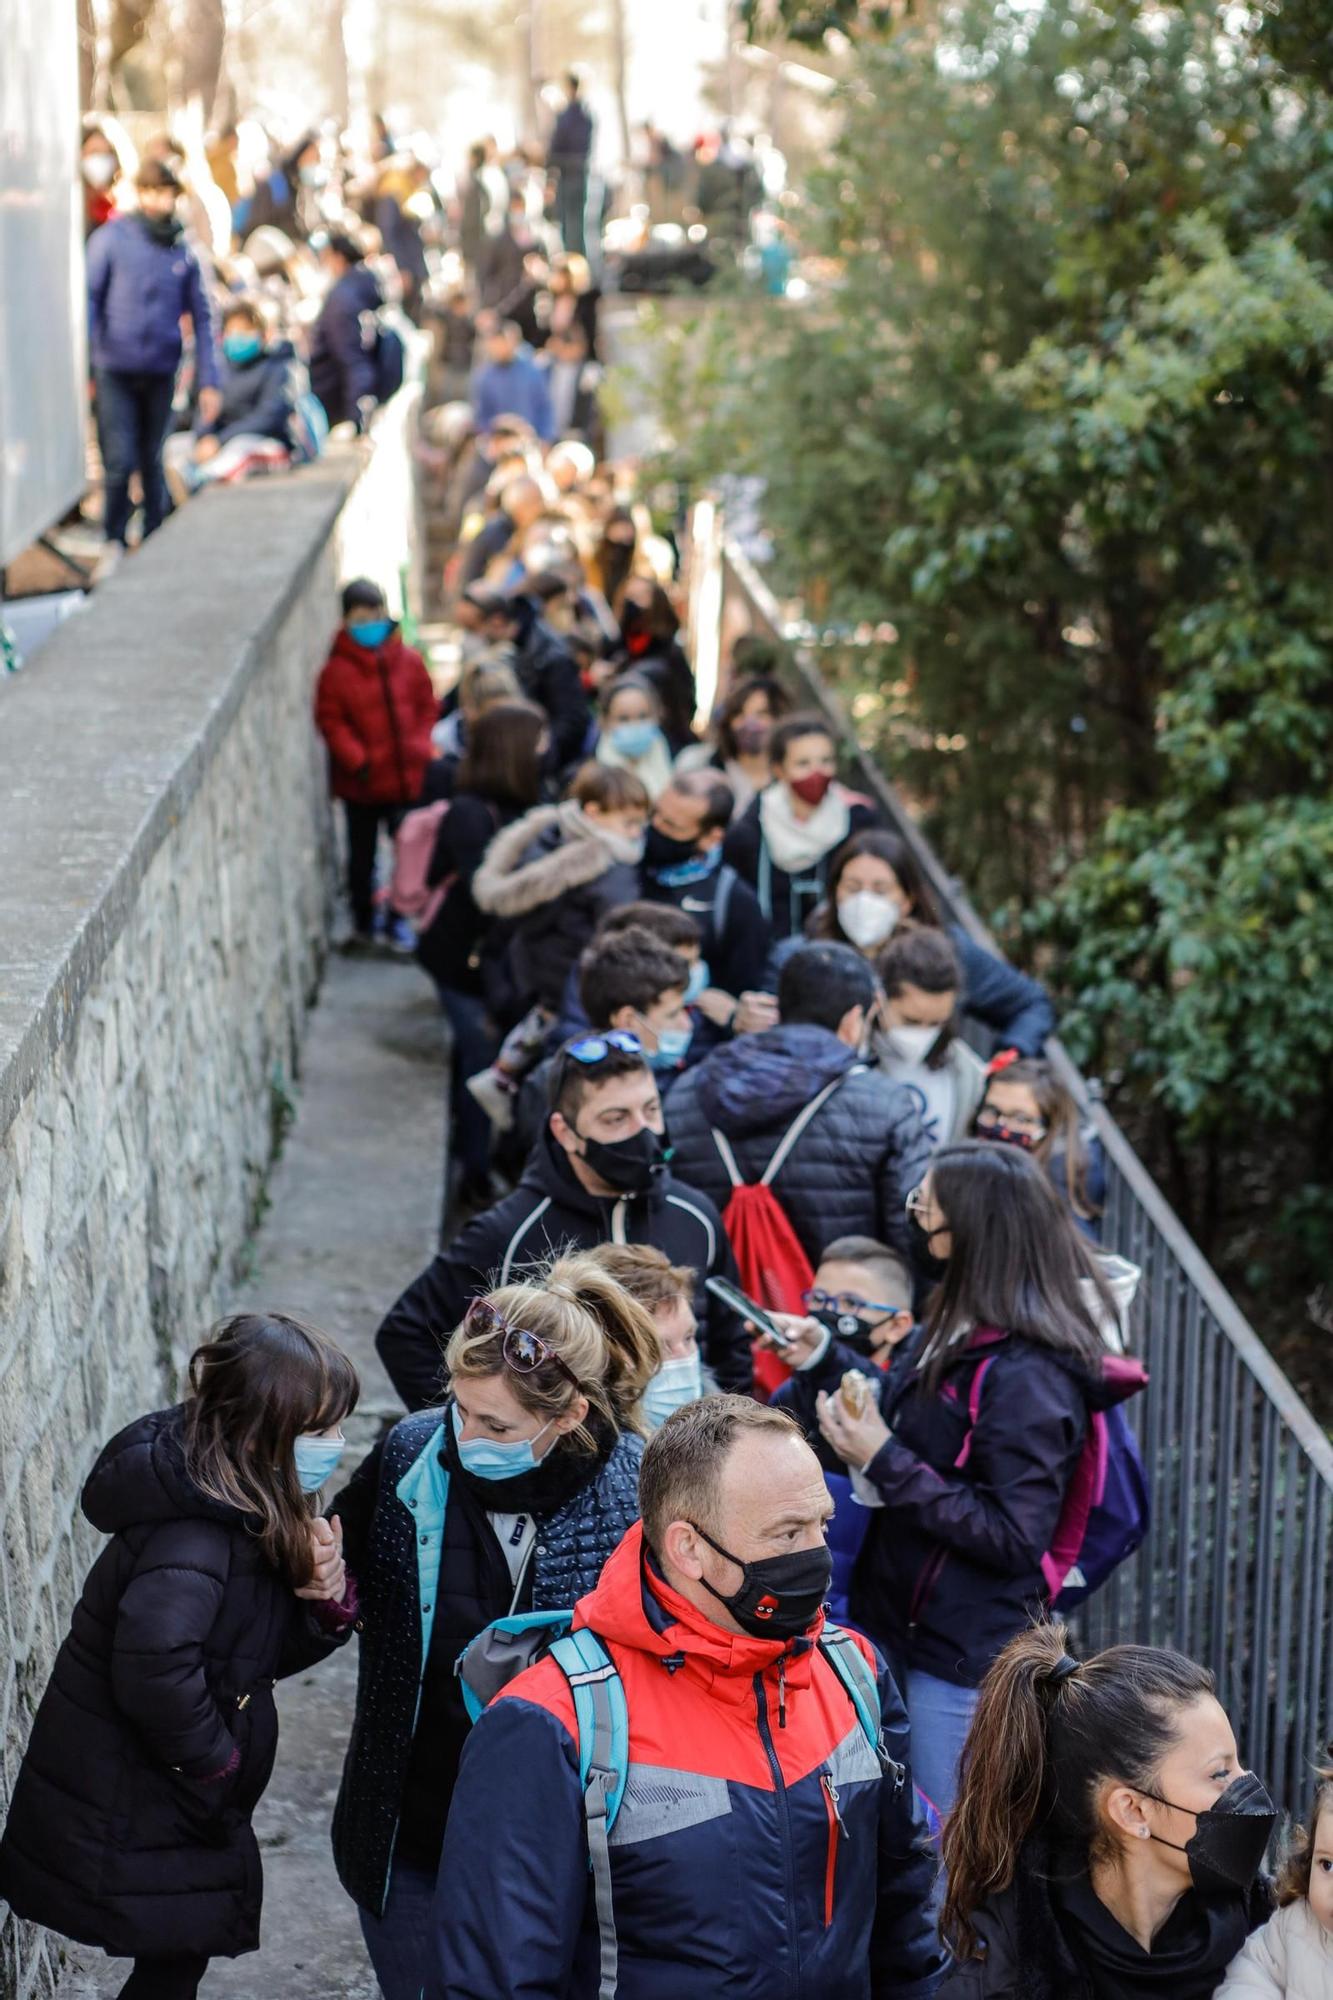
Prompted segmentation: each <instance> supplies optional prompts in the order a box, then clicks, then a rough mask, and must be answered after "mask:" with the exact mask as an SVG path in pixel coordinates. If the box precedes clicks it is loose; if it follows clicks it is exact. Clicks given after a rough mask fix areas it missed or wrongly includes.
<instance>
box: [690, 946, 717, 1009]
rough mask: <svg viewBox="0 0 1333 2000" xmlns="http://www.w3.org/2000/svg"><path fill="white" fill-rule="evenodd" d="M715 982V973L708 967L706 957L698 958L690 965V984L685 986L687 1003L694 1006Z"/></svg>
mask: <svg viewBox="0 0 1333 2000" xmlns="http://www.w3.org/2000/svg"><path fill="white" fill-rule="evenodd" d="M712 983H713V975H712V973H711V972H710V971H709V969H708V960H707V959H706V958H696V959H695V961H694V964H693V965H692V966H691V967H690V978H689V984H688V985H687V986H686V988H685V1005H686V1006H687V1007H692V1006H693V1005H694V1003H695V1001H696V1000H697V999H698V998H699V995H700V994H701V993H706V992H707V991H708V989H709V987H710V986H711V985H712Z"/></svg>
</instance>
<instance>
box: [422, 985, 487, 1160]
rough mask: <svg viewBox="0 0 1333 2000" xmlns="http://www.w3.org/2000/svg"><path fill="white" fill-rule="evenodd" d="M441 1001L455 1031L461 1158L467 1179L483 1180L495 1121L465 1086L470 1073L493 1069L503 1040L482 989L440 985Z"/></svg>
mask: <svg viewBox="0 0 1333 2000" xmlns="http://www.w3.org/2000/svg"><path fill="white" fill-rule="evenodd" d="M436 991H437V992H438V993H439V996H440V1005H441V1006H442V1007H443V1009H444V1011H445V1013H446V1014H447V1015H448V1016H449V1026H450V1027H451V1028H452V1029H453V1031H454V1074H453V1120H454V1143H455V1145H456V1147H457V1149H458V1162H459V1165H460V1166H461V1167H462V1169H463V1176H464V1178H465V1179H466V1180H481V1179H482V1178H483V1176H484V1175H485V1174H486V1172H487V1170H488V1168H489V1166H490V1163H491V1121H490V1119H489V1118H488V1117H487V1116H486V1113H485V1112H484V1111H483V1110H482V1108H481V1106H480V1105H479V1104H478V1103H477V1101H476V1099H475V1098H474V1097H473V1095H472V1093H471V1091H469V1090H466V1089H464V1084H465V1083H466V1081H467V1079H468V1077H470V1076H475V1075H476V1074H477V1071H478V1070H479V1069H489V1068H490V1066H491V1064H492V1063H493V1062H494V1061H495V1058H496V1055H497V1053H498V1051H499V1047H500V1044H499V1042H498V1041H497V1039H496V1037H495V1034H494V1031H493V1030H492V1028H491V1024H490V1021H489V1019H488V1018H487V1014H486V1003H485V1001H484V1000H483V999H482V998H481V996H480V994H478V993H460V992H459V990H458V988H457V987H456V986H439V985H437V987H436Z"/></svg>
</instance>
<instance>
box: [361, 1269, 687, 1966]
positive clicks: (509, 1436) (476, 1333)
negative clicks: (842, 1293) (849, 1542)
mask: <svg viewBox="0 0 1333 2000" xmlns="http://www.w3.org/2000/svg"><path fill="white" fill-rule="evenodd" d="M442 1342H443V1354H442V1382H441V1401H440V1404H439V1405H438V1406H437V1407H435V1408H433V1409H428V1410H422V1411H419V1412H418V1413H417V1414H416V1415H415V1416H411V1417H407V1418H406V1419H404V1421H403V1422H402V1423H399V1424H397V1425H395V1427H394V1429H393V1430H391V1431H390V1432H389V1434H388V1436H387V1437H386V1438H385V1439H384V1440H383V1441H382V1443H381V1444H380V1445H378V1446H377V1447H376V1449H375V1451H373V1452H372V1453H371V1455H370V1457H369V1458H368V1459H367V1460H366V1461H365V1463H364V1464H363V1465H362V1466H360V1467H359V1468H358V1470H357V1472H356V1473H355V1474H354V1476H353V1478H352V1480H351V1483H350V1484H349V1485H348V1487H347V1488H346V1490H345V1491H344V1492H343V1493H341V1494H339V1496H338V1499H337V1502H336V1509H337V1512H338V1514H339V1516H340V1518H341V1520H342V1522H343V1528H344V1533H345V1536H346V1548H347V1563H348V1566H349V1568H350V1569H351V1570H352V1572H353V1573H354V1574H355V1576H356V1577H357V1580H358V1584H359V1586H360V1590H361V1596H362V1603H363V1607H364V1615H363V1632H362V1641H361V1671H360V1681H359V1685H358V1689H357V1705H356V1718H355V1721H354V1723H353V1728H352V1739H351V1742H350V1744H349V1746H348V1751H347V1762H346V1765H345V1768H344V1771H343V1781H342V1790H341V1792H340V1794H339V1798H338V1807H337V1812H336V1814H335V1816H334V1824H333V1845H334V1856H335V1860H336V1862H337V1866H338V1873H339V1876H340V1877H341V1880H342V1883H343V1886H344V1888H345V1889H346V1890H347V1892H348V1894H349V1895H350V1896H351V1897H352V1898H353V1899H354V1901H355V1902H356V1903H357V1905H358V1907H359V1909H360V1912H361V1927H362V1930H363V1932H364V1934H365V1939H366V1946H367V1949H368V1951H369V1953H370V1957H371V1962H372V1964H373V1965H374V1968H375V1974H376V1977H377V1978H378V1980H379V1983H380V1990H381V1992H382V1993H383V1994H384V1996H385V2000H417V1996H418V1995H419V1994H420V1992H421V1987H422V1981H423V1978H424V1973H425V1952H426V1945H427V1938H428V1933H429V1915H430V1906H431V1899H432V1897H433V1895H434V1892H435V1877H436V1872H437V1870H438V1867H439V1859H440V1848H441V1845H442V1843H443V1839H444V1825H445V1820H446V1818H447V1817H448V1812H449V1801H450V1798H451V1797H452V1794H453V1787H454V1781H455V1778H456V1776H457V1771H458V1760H459V1757H460V1755H461V1753H462V1749H463V1743H464V1740H465V1738H466V1735H467V1730H468V1720H467V1713H466V1710H465V1708H464V1706H463V1701H462V1696H461V1693H460V1691H459V1683H458V1682H457V1680H456V1679H455V1675H454V1666H455V1662H456V1661H457V1659H458V1657H459V1655H460V1654H461V1653H462V1652H463V1650H464V1648H465V1647H466V1646H467V1645H468V1644H469V1642H470V1641H471V1640H472V1639H474V1638H475V1637H476V1635H477V1634H478V1632H480V1631H481V1630H482V1628H483V1627H484V1626H486V1625H489V1624H490V1623H491V1621H492V1619H495V1618H501V1617H504V1616H506V1615H507V1614H509V1613H512V1612H518V1611H525V1610H536V1611H543V1610H555V1609H558V1608H560V1607H563V1606H567V1605H572V1604H573V1603H574V1602H575V1600H576V1599H577V1598H579V1597H581V1596H582V1595H583V1594H584V1593H585V1592H586V1591H589V1590H591V1589H592V1587H593V1585H594V1584H595V1583H596V1582H597V1579H598V1577H599V1576H600V1574H601V1569H602V1564H603V1563H604V1562H605V1560H606V1558H607V1557H608V1556H609V1555H610V1553H611V1551H612V1549H614V1548H615V1546H616V1544H617V1542H618V1541H619V1540H620V1538H621V1536H622V1535H623V1534H624V1532H625V1530H626V1528H628V1527H629V1525H630V1524H631V1522H633V1521H635V1520H636V1519H637V1518H638V1512H639V1503H638V1480H639V1460H640V1458H641V1457H642V1455H643V1436H642V1430H643V1417H642V1398H643V1392H644V1389H645V1388H646V1387H647V1384H648V1382H649V1380H650V1379H651V1377H652V1375H653V1374H654V1372H655V1370H656V1368H657V1365H658V1358H659V1357H658V1342H657V1336H656V1332H655V1329H654V1325H653V1320H652V1316H651V1314H650V1313H648V1312H647V1311H646V1309H645V1308H644V1307H643V1306H641V1305H638V1304H637V1303H636V1302H635V1300H634V1299H632V1298H631V1297H630V1295H629V1294H628V1292H626V1291H625V1290H624V1288H623V1287H622V1286H621V1285H619V1284H617V1283H616V1281H615V1279H614V1278H612V1277H610V1276H609V1275H608V1274H607V1273H606V1272H605V1271H604V1270H602V1269H601V1267H600V1266H599V1265H598V1264H597V1263H596V1262H595V1260H594V1259H592V1258H591V1257H589V1256H586V1255H578V1256H568V1257H560V1258H557V1259H556V1260H555V1261H554V1262H553V1263H552V1264H551V1265H550V1266H549V1267H548V1268H547V1269H546V1270H545V1271H544V1272H537V1273H534V1275H533V1278H532V1282H530V1283H526V1284H512V1285H503V1286H501V1287H500V1288H499V1290H497V1291H493V1292H488V1293H487V1294H486V1295H485V1296H484V1297H482V1298H477V1299H474V1300H473V1302H472V1304H471V1305H470V1306H469V1307H468V1309H467V1311H466V1313H465V1314H464V1316H463V1322H462V1324H461V1326H459V1327H457V1328H456V1329H455V1331H454V1332H453V1333H452V1335H449V1336H448V1337H447V1339H444V1338H443V1336H442Z"/></svg>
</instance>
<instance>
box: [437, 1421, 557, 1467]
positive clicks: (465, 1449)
mask: <svg viewBox="0 0 1333 2000" xmlns="http://www.w3.org/2000/svg"><path fill="white" fill-rule="evenodd" d="M451 1421H452V1423H453V1427H454V1444H455V1445H456V1446H457V1448H458V1462H459V1464H460V1465H461V1466H462V1468H463V1470H464V1472H470V1473H471V1474H472V1475H473V1477H474V1478H476V1479H517V1478H518V1476H519V1474H520V1473H522V1472H535V1471H536V1470H537V1467H538V1465H539V1464H540V1463H541V1460H540V1459H539V1458H537V1456H536V1455H535V1453H534V1452H533V1449H532V1447H533V1446H534V1445H535V1444H536V1442H537V1439H538V1438H542V1437H545V1435H546V1433H547V1431H549V1430H550V1428H551V1424H553V1423H554V1422H555V1418H554V1417H552V1419H551V1424H543V1425H542V1427H541V1429H540V1430H539V1431H538V1432H537V1433H536V1436H534V1437H530V1438H520V1439H519V1441H518V1443H517V1444H502V1443H501V1442H500V1440H499V1439H498V1438H465V1437H464V1436H463V1434H462V1433H463V1420H462V1418H461V1417H460V1416H459V1414H458V1405H457V1403H455V1404H454V1407H453V1412H452V1418H451Z"/></svg>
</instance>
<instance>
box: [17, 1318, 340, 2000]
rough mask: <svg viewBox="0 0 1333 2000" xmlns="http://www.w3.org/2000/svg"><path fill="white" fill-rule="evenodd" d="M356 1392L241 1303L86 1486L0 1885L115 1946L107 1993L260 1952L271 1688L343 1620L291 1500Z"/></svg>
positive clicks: (320, 1475) (40, 1913)
mask: <svg viewBox="0 0 1333 2000" xmlns="http://www.w3.org/2000/svg"><path fill="white" fill-rule="evenodd" d="M357 1393H358V1384H357V1378H356V1373H355V1371H354V1369H353V1367H352V1364H351V1362H350V1361H349V1360H348V1359H347V1357H346V1355H345V1354H343V1352H342V1350H341V1349H340V1348H338V1347H336V1346H335V1345H334V1344H333V1342H332V1341H330V1340H328V1339H327V1338H326V1337H325V1336H324V1335H323V1334H321V1333H318V1332H316V1331H315V1330H314V1328H312V1327H307V1326H303V1325H302V1324H301V1323H300V1322H299V1321H297V1320H293V1319H288V1318H285V1317H284V1316H282V1315H281V1314H272V1315H268V1316H261V1315H258V1314H248V1313H247V1314H240V1315H238V1316H237V1317H236V1318H234V1319H230V1320H227V1321H224V1322H223V1324H222V1325H221V1326H220V1327H218V1328H217V1329H216V1331H215V1332H214V1334H213V1336H212V1338H211V1339H210V1340H209V1341H208V1342H207V1343H206V1344H205V1345H204V1346H203V1347H201V1348H199V1349H198V1351H197V1352H196V1354H195V1355H194V1358H193V1360H192V1361H191V1363H190V1394H189V1396H188V1397H187V1399H186V1401H185V1402H184V1404H181V1405H178V1406H177V1407H176V1408H174V1409H170V1410H157V1411H155V1412H154V1413H153V1414H152V1415H151V1416H146V1417H140V1418H139V1419H138V1420H137V1421H136V1422H135V1423H132V1424H130V1425H129V1426H128V1427H127V1428H126V1429H125V1430H123V1431H121V1433H120V1434H119V1436H118V1437H115V1438H113V1439H112V1440H111V1443H110V1444H109V1445H107V1447H106V1449H105V1450H104V1451H103V1453H102V1455H101V1457H100V1458H99V1459H98V1461H97V1464H96V1465H95V1466H94V1468H93V1471H92V1475H91V1477H90V1478H89V1480H88V1483H87V1485H86V1486H85V1488H84V1493H83V1509H84V1512H85V1514H86V1515H87V1516H88V1519H89V1520H90V1521H91V1522H92V1524H93V1526H94V1527H95V1528H98V1529H100V1530H101V1531H102V1532H103V1533H106V1534H109V1535H110V1536H111V1540H110V1542H109V1543H108V1545H107V1547H106V1548H105V1549H103V1551H102V1553H101V1555H100V1556H99V1557H98V1559H97V1561H96V1562H95V1563H94V1565H93V1567H92V1569H91V1571H90V1572H89V1575H88V1580H87V1583H86V1584H85V1586H84V1590H83V1595H82V1597H81V1598H80V1599H79V1602H78V1604H77V1605H76V1606H75V1610H74V1617H73V1622H72V1624H71V1627H70V1633H69V1637H68V1638H67V1639H66V1640H65V1643H64V1645H63V1646H62V1647H61V1649H60V1652H59V1654H58V1655H57V1657H56V1663H55V1667H54V1669H53V1671H52V1674H51V1680H50V1684H49V1685H48V1687H47V1690H46V1693H45V1695H44V1696H43V1698H42V1703H41V1706H40V1708H39V1709H38V1711H37V1716H36V1720H35V1721H34V1723H33V1728H32V1736H31V1738H30V1740H29V1743H28V1749H27V1754H26V1756H25V1757H24V1760H23V1766H22V1769H21V1771H20V1773H19V1778H18V1783H17V1785H16V1787H15V1791H14V1799H13V1804H12V1806H11V1808H10V1814H9V1821H8V1825H7V1827H6V1829H5V1836H4V1841H3V1844H0V1895H2V1896H4V1897H5V1898H6V1899H7V1900H8V1902H9V1903H10V1904H11V1905H12V1907H13V1909H14V1910H15V1911H16V1913H17V1914H18V1915H19V1916H21V1917H27V1918H28V1919H30V1920H31V1921H32V1922H34V1923H39V1924H45V1925H46V1926H48V1928H50V1929H52V1930H55V1931H59V1932H62V1933H63V1934H64V1935H65V1936H67V1937H73V1938H78V1939H79V1940H80V1941H81V1942H82V1943H85V1944H93V1945H99V1946H100V1947H101V1948H102V1950H103V1951H105V1952H107V1953H108V1954H110V1955H111V1956H113V1957H127V1958H133V1959H134V1961H135V1966H134V1971H133V1972H132V1973H131V1975H130V1977H129V1980H128V1981H127V1983H126V1984H125V1985H124V1986H123V1987H122V1988H121V1993H122V1995H124V1996H137V2000H192V1996H193V1995H194V1994H196V1993H197V1991H198V1988H199V1982H200V1980H201V1979H202V1978H203V1975H204V1973H205V1971H206V1970H207V1967H208V1961H209V1959H210V1958H211V1957H214V1956H221V1957H226V1958H234V1957H237V1956H239V1955H240V1954H241V1953H242V1952H247V1951H255V1950H257V1949H258V1946H259V1909H260V1898H261V1894H262V1882H261V1875H260V1862H259V1850H258V1846H257V1844H256V1841H255V1836H254V1833H253V1831H252V1829H251V1825H250V1820H251V1815H252V1813H253V1812H254V1809H255V1806H256V1805H257V1804H258V1802H259V1799H260V1797H261V1795H262V1793H263V1791H264V1788H265V1786H266V1785H267V1783H268V1780H269V1776H270V1773H271V1772H272V1769H273V1759H274V1755H275V1752H276V1749H277V1734H278V1721H277V1711H276V1709H275V1706H274V1701H273V1683H274V1681H275V1680H280V1679H282V1678H283V1677H284V1676H285V1675H287V1674H293V1673H298V1672H299V1671H300V1670H301V1669H302V1668H303V1667H308V1666H310V1665H312V1664H313V1663H314V1662H315V1661H316V1660H319V1659H322V1658H323V1657H324V1656H325V1655H326V1654H327V1653H329V1652H330V1651H332V1649H333V1648H334V1646H336V1645H337V1644H338V1643H339V1640H340V1639H342V1638H345V1637H346V1636H347V1634H348V1633H349V1632H350V1630H351V1628H352V1625H353V1623H354V1621H355V1617H356V1602H355V1588H354V1586H353V1585H352V1584H351V1583H350V1582H349V1580H348V1579H347V1576H346V1573H345V1571H344V1569H343V1563H342V1554H341V1536H340V1533H339V1531H338V1529H337V1526H336V1523H335V1524H333V1525H332V1526H331V1525H330V1524H329V1523H327V1522H325V1521H321V1520H316V1519H315V1518H314V1512H313V1510H314V1505H315V1501H314V1495H315V1494H316V1492H317V1491H318V1488H319V1487H320V1486H321V1485H322V1484H323V1482H324V1480H325V1479H326V1478H328V1476H329V1475H330V1474H331V1473H332V1471H333V1468H334V1466H335V1465H336V1463H337V1460H338V1457H339V1455H340V1453H341V1450H342V1447H343V1442H344V1441H343V1439H342V1437H341V1435H340V1434H339V1427H340V1425H341V1423H342V1420H343V1418H344V1417H345V1416H346V1415H347V1414H348V1413H349V1412H350V1411H351V1410H352V1409H353V1408H354V1407H355V1404H356V1399H357Z"/></svg>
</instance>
